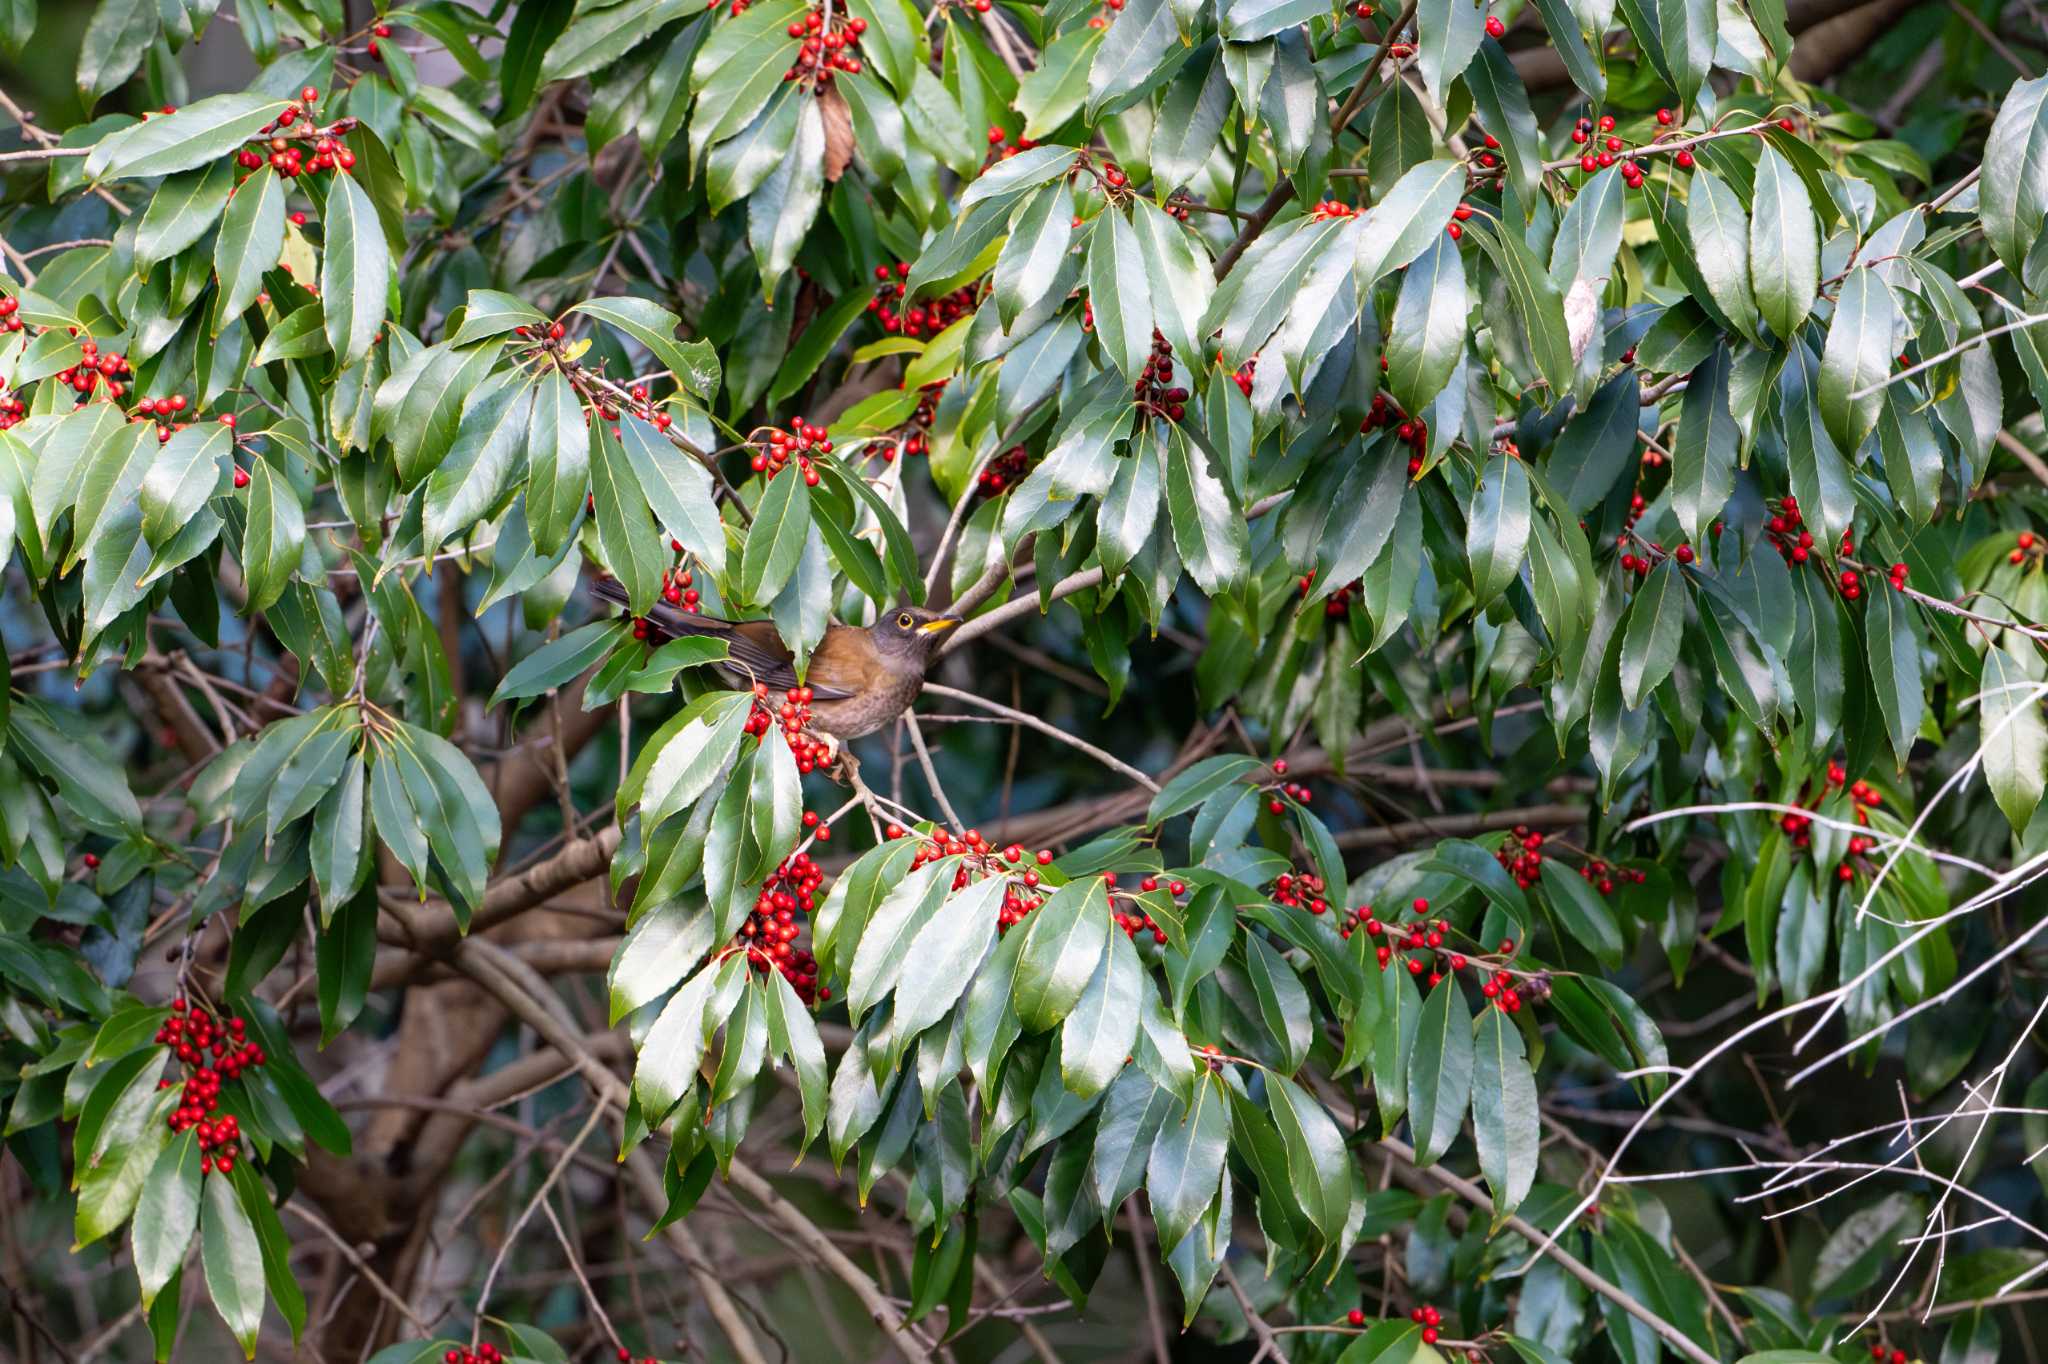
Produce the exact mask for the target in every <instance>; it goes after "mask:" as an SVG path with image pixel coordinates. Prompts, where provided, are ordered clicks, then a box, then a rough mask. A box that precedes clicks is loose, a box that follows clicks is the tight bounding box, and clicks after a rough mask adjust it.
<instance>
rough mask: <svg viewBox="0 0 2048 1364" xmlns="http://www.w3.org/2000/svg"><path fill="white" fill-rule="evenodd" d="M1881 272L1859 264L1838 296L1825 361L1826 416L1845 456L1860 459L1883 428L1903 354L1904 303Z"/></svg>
mask: <svg viewBox="0 0 2048 1364" xmlns="http://www.w3.org/2000/svg"><path fill="white" fill-rule="evenodd" d="M1879 268H1880V267H1877V266H1872V265H1859V266H1857V267H1856V268H1855V269H1853V270H1851V271H1850V272H1849V274H1848V277H1847V278H1845V279H1844V280H1843V281H1842V287H1841V291H1840V292H1839V293H1838V294H1836V296H1835V317H1834V321H1833V322H1832V323H1830V324H1829V326H1828V341H1827V346H1826V347H1825V348H1824V349H1823V350H1822V351H1821V357H1820V415H1821V419H1822V420H1823V421H1824V422H1826V423H1827V428H1828V434H1829V435H1831V436H1833V437H1834V438H1835V445H1836V446H1837V447H1838V448H1839V449H1840V450H1841V451H1842V453H1843V454H1845V455H1850V456H1854V454H1855V453H1856V451H1857V450H1858V449H1860V448H1861V447H1862V445H1863V438H1864V437H1865V436H1867V435H1869V434H1870V430H1871V428H1872V427H1874V426H1876V425H1877V413H1878V409H1879V408H1881V407H1882V406H1883V405H1884V389H1883V388H1882V387H1879V385H1882V384H1883V383H1884V381H1885V378H1886V376H1888V375H1889V374H1890V373H1891V371H1892V365H1893V363H1894V359H1893V357H1895V356H1896V355H1897V354H1898V353H1899V351H1898V346H1897V345H1896V344H1895V336H1896V333H1897V331H1898V327H1899V321H1900V317H1899V301H1898V298H1897V296H1896V295H1895V294H1893V293H1892V289H1891V286H1890V285H1889V284H1887V283H1885V280H1884V276H1883V275H1882V274H1880V273H1879Z"/></svg>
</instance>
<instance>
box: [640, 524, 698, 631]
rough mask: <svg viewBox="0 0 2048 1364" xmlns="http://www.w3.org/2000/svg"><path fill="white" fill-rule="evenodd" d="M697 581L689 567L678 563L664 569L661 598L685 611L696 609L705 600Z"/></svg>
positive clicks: (672, 543) (673, 542) (670, 542)
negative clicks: (675, 565)
mask: <svg viewBox="0 0 2048 1364" xmlns="http://www.w3.org/2000/svg"><path fill="white" fill-rule="evenodd" d="M675 543H676V542H675V541H674V540H671V541H669V544H670V545H674V544H675ZM696 583H697V575H696V574H694V573H692V572H690V570H689V569H687V568H683V567H681V566H680V565H678V566H677V567H675V568H670V569H664V570H663V571H662V575H661V599H662V600H663V601H665V602H667V603H668V604H669V605H670V606H680V607H682V608H683V609H684V610H685V611H694V610H696V609H697V604H698V603H699V602H701V601H703V600H704V597H703V594H702V593H700V592H699V591H698V590H697V587H696ZM642 637H643V638H644V636H642Z"/></svg>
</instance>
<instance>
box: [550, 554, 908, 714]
mask: <svg viewBox="0 0 2048 1364" xmlns="http://www.w3.org/2000/svg"><path fill="white" fill-rule="evenodd" d="M591 592H592V593H593V594H594V595H595V596H596V597H597V598H598V599H599V600H601V601H606V602H610V603H611V604H613V605H614V606H618V607H622V608H624V609H625V610H628V611H630V610H632V604H631V601H630V599H629V598H628V597H627V596H626V590H625V589H624V588H623V587H621V586H619V584H618V581H617V580H616V579H613V578H599V579H598V580H597V581H596V582H594V583H592V584H591ZM643 619H645V620H646V621H647V623H648V625H649V626H650V627H652V629H653V630H654V631H655V632H656V633H658V634H660V635H661V636H663V637H664V638H666V639H680V638H682V637H684V636H686V635H703V636H708V637H710V638H712V639H722V640H724V641H725V647H726V657H727V660H728V661H727V663H726V664H725V669H726V671H727V672H729V673H731V674H732V675H733V676H734V677H737V678H740V679H742V680H744V681H745V682H747V683H748V684H752V683H755V682H762V683H765V684H767V685H768V686H769V687H771V688H775V689H777V690H781V691H787V690H788V689H789V688H791V687H794V686H796V685H797V677H796V668H795V666H794V665H793V664H792V663H791V661H790V656H789V650H788V649H787V648H785V647H784V645H783V643H782V640H781V638H780V637H778V636H777V635H776V633H775V626H774V624H773V623H772V622H770V621H765V620H743V621H730V620H720V619H719V618H718V617H716V616H704V615H699V614H697V613H696V612H695V611H685V610H683V609H682V608H681V607H679V606H671V605H670V604H669V603H667V602H661V601H658V602H656V603H655V604H654V605H653V606H652V607H650V608H649V609H648V611H647V614H646V615H645V616H644V617H643ZM839 629H840V627H836V626H835V627H833V630H832V633H834V634H837V633H839ZM853 633H855V634H861V632H859V631H855V632H853ZM859 642H860V643H861V644H866V643H867V637H866V636H865V635H864V634H861V638H860V641H859ZM814 671H815V669H814ZM811 689H812V692H813V694H814V695H815V696H816V698H817V699H818V700H821V701H830V700H838V699H840V698H842V697H846V696H851V695H852V694H853V693H852V692H850V691H843V690H839V689H837V688H833V687H830V686H823V685H819V683H818V682H817V681H815V680H813V682H812V684H811Z"/></svg>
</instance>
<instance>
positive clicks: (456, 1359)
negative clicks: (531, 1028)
mask: <svg viewBox="0 0 2048 1364" xmlns="http://www.w3.org/2000/svg"><path fill="white" fill-rule="evenodd" d="M379 27H382V25H379ZM441 1364H505V1354H504V1351H502V1350H500V1349H499V1348H498V1347H497V1346H495V1345H493V1344H491V1343H490V1342H489V1341H485V1342H484V1343H483V1344H481V1345H479V1346H477V1347H476V1348H475V1349H474V1350H465V1349H462V1348H461V1347H459V1346H458V1347H457V1348H455V1349H452V1350H449V1351H447V1352H446V1353H444V1354H443V1355H442V1356H441Z"/></svg>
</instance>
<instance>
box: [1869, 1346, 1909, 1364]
mask: <svg viewBox="0 0 2048 1364" xmlns="http://www.w3.org/2000/svg"><path fill="white" fill-rule="evenodd" d="M1870 1357H1871V1358H1872V1359H1873V1360H1876V1361H1878V1364H1884V1361H1885V1357H1886V1351H1885V1348H1884V1346H1882V1345H1873V1346H1871V1347H1870ZM1890 1364H1906V1352H1905V1351H1904V1350H1893V1351H1891V1352H1890Z"/></svg>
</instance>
